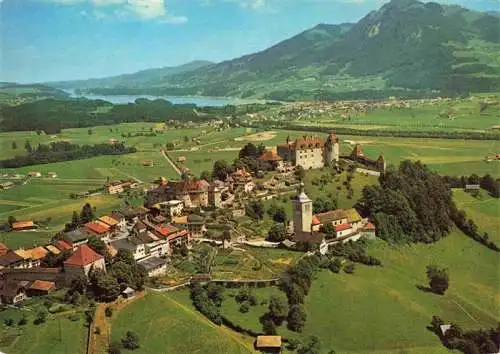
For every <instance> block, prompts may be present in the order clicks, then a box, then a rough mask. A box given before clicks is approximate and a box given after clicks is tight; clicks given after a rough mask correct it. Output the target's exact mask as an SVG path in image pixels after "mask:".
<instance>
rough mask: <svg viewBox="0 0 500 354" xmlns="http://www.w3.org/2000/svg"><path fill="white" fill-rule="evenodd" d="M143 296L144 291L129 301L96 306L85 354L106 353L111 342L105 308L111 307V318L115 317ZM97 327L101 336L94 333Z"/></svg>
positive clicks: (120, 300)
mask: <svg viewBox="0 0 500 354" xmlns="http://www.w3.org/2000/svg"><path fill="white" fill-rule="evenodd" d="M144 295H146V292H145V291H143V292H139V293H137V295H136V296H135V297H134V298H132V299H130V300H123V299H118V300H116V301H115V302H112V303H109V304H105V303H101V304H99V305H97V309H96V313H95V318H94V322H93V323H92V328H91V331H90V338H89V346H88V348H87V354H103V353H106V352H107V348H108V345H109V342H110V340H111V323H110V320H109V319H110V318H109V317H106V315H105V310H106V307H111V308H112V309H113V316H116V315H117V314H118V312H120V311H121V310H123V309H124V308H125V307H126V306H128V305H130V304H131V303H133V302H134V301H137V300H138V299H141V298H143V297H144ZM97 327H99V329H100V330H101V334H96V333H95V331H96V328H97Z"/></svg>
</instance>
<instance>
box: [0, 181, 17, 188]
mask: <svg viewBox="0 0 500 354" xmlns="http://www.w3.org/2000/svg"><path fill="white" fill-rule="evenodd" d="M12 187H14V183H12V182H4V183H0V189H3V190H5V189H11V188H12Z"/></svg>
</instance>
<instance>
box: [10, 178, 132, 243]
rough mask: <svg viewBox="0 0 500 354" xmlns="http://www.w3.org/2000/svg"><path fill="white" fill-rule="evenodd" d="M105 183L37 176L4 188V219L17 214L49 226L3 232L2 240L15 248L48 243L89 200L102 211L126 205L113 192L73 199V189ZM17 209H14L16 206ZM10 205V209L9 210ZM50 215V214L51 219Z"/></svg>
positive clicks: (82, 189) (74, 191) (78, 189)
mask: <svg viewBox="0 0 500 354" xmlns="http://www.w3.org/2000/svg"><path fill="white" fill-rule="evenodd" d="M99 186H102V183H99V184H97V183H96V182H93V181H90V180H87V181H75V182H72V181H68V180H58V179H55V180H43V179H33V180H31V181H30V182H29V183H27V184H25V185H21V186H18V187H15V188H11V189H8V190H6V191H0V207H4V206H7V208H5V209H3V208H2V209H0V221H4V222H5V221H7V218H8V216H10V215H13V216H15V217H16V218H17V219H18V220H35V221H48V222H47V227H41V228H39V229H38V230H36V231H22V232H2V233H0V242H4V243H6V244H7V245H8V246H9V247H11V248H17V247H30V246H32V245H33V244H44V243H46V242H47V241H48V240H50V239H51V238H52V236H54V234H55V233H56V232H58V231H61V230H62V228H63V227H64V224H65V223H67V222H69V221H71V215H72V213H73V211H78V212H79V211H80V210H81V208H82V206H83V205H84V204H85V203H87V202H88V203H90V204H91V205H92V206H94V207H95V208H96V214H98V215H101V214H104V213H106V212H109V211H111V210H113V209H117V208H119V207H121V206H123V200H122V199H119V198H117V197H116V196H112V195H99V196H94V197H90V198H87V199H70V197H69V195H70V193H77V192H82V191H86V190H88V189H89V188H97V187H99ZM13 206H14V207H16V210H12V207H13ZM9 209H10V210H9ZM47 218H50V219H49V220H47Z"/></svg>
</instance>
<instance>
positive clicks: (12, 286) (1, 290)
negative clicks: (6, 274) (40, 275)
mask: <svg viewBox="0 0 500 354" xmlns="http://www.w3.org/2000/svg"><path fill="white" fill-rule="evenodd" d="M28 284H29V281H26V280H7V279H2V281H1V282H0V303H1V304H12V305H17V304H20V303H22V302H23V301H24V300H25V299H26V288H27V286H28Z"/></svg>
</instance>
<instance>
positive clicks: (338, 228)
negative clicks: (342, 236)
mask: <svg viewBox="0 0 500 354" xmlns="http://www.w3.org/2000/svg"><path fill="white" fill-rule="evenodd" d="M333 228H334V229H335V232H339V231H345V230H349V229H350V228H351V224H340V225H335V226H334V227H333Z"/></svg>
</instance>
